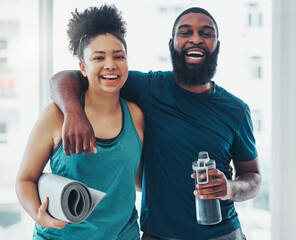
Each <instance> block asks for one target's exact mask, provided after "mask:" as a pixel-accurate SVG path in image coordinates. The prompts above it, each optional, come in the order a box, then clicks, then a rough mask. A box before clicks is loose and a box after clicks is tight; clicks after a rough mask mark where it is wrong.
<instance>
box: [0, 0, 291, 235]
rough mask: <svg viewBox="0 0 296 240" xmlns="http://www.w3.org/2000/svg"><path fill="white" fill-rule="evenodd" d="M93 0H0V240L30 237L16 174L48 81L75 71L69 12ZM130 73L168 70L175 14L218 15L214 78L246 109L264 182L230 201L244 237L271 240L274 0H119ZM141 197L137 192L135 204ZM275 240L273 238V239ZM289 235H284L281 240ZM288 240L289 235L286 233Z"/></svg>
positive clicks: (94, 3) (45, 101)
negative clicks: (191, 10)
mask: <svg viewBox="0 0 296 240" xmlns="http://www.w3.org/2000/svg"><path fill="white" fill-rule="evenodd" d="M102 3H104V1H98V0H96V1H95V0H71V1H70V0H0V239H1V240H2V239H10V240H18V239H23V240H26V239H31V236H32V228H33V224H34V223H33V221H32V220H31V218H30V217H29V215H28V214H26V213H25V212H24V211H23V210H22V208H21V207H20V205H19V203H18V200H17V198H16V195H15V190H14V183H15V177H16V173H17V170H18V167H19V164H20V161H21V159H22V154H23V151H24V148H25V145H26V141H27V139H28V137H29V134H30V131H31V129H32V127H33V125H34V123H35V121H36V120H37V117H38V115H39V112H40V111H41V110H42V109H43V108H44V107H45V106H46V105H47V104H48V103H50V102H51V99H50V95H49V78H50V77H51V76H52V75H53V74H54V73H56V72H58V71H61V70H66V69H78V60H77V59H74V58H73V57H72V55H71V54H70V52H69V50H68V39H67V36H66V28H67V23H68V20H69V18H70V17H71V12H72V11H74V10H75V8H77V9H78V10H80V11H81V10H84V9H85V8H87V7H89V6H98V5H100V4H102ZM107 3H115V5H116V6H117V7H118V8H119V9H120V10H121V11H122V13H123V17H124V19H125V20H126V22H127V44H128V61H129V69H131V70H140V71H148V70H170V69H171V62H170V55H169V49H168V42H169V39H170V37H171V30H172V25H173V22H174V20H175V18H176V17H177V16H178V15H179V14H180V13H181V12H182V11H183V10H184V9H186V8H188V7H192V6H200V7H204V8H205V9H207V10H208V11H209V12H210V13H211V14H212V15H213V16H214V18H215V19H216V21H217V24H218V28H219V34H220V36H219V39H220V42H221V47H220V49H221V50H220V55H219V59H218V69H217V74H216V76H215V79H214V80H215V82H216V83H217V84H218V85H220V86H222V87H224V88H226V89H227V90H228V91H230V92H232V93H233V94H235V95H237V96H238V97H240V98H241V99H243V100H244V101H245V102H247V103H248V104H249V106H250V109H251V112H252V119H253V124H254V133H255V137H256V140H257V148H258V152H259V160H260V169H261V173H262V179H263V181H262V186H261V190H260V192H259V194H258V196H257V197H256V198H255V199H252V200H249V201H246V202H243V203H236V207H237V210H238V214H239V218H240V220H241V222H242V227H243V231H244V233H245V234H246V236H247V238H248V239H249V240H262V239H264V240H269V239H272V231H273V230H272V227H271V223H272V220H271V219H272V214H271V207H270V204H271V201H272V199H271V197H272V194H271V191H272V188H271V183H272V181H271V180H272V179H271V177H272V169H271V165H272V153H273V152H272V138H273V134H272V121H271V120H272V116H273V115H272V46H273V45H272V29H273V21H272V20H273V17H272V14H273V8H272V0H226V1H221V0H195V1H193V0H162V1H159V0H141V1H139V0H137V1H136V0H135V1H132V0H121V1H119V0H118V1H115V0H114V1H108V2H107ZM140 197H141V194H140V193H138V198H137V206H138V207H139V204H140ZM273 239H276V238H273ZM286 239H288V238H286ZM291 239H292V238H291Z"/></svg>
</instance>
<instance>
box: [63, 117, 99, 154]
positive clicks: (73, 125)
mask: <svg viewBox="0 0 296 240" xmlns="http://www.w3.org/2000/svg"><path fill="white" fill-rule="evenodd" d="M63 148H64V152H65V154H66V155H67V156H70V155H71V153H77V154H81V153H83V152H84V153H85V155H89V154H90V152H91V151H93V152H94V153H97V149H96V139H95V135H94V131H93V128H92V126H91V124H90V122H89V121H88V119H87V117H86V116H85V113H84V112H83V113H78V112H72V113H71V114H69V113H68V114H66V115H65V118H64V124H63ZM69 150H70V151H69Z"/></svg>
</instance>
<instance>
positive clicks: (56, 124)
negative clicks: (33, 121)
mask: <svg viewBox="0 0 296 240" xmlns="http://www.w3.org/2000/svg"><path fill="white" fill-rule="evenodd" d="M38 122H39V124H40V125H41V126H43V128H44V130H45V131H48V132H49V133H50V134H51V135H52V137H53V141H54V143H56V142H58V141H59V140H60V139H61V137H62V127H63V122H64V115H63V113H62V111H61V110H60V109H59V107H58V106H57V105H56V104H55V103H50V104H48V105H47V106H46V107H45V108H44V110H43V111H42V112H41V114H40V117H39V119H38Z"/></svg>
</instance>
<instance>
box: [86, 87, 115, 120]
mask: <svg viewBox="0 0 296 240" xmlns="http://www.w3.org/2000/svg"><path fill="white" fill-rule="evenodd" d="M84 104H85V106H84V107H85V110H87V111H90V112H96V113H98V112H99V113H100V114H104V113H106V114H112V113H114V112H117V111H121V107H120V101H119V93H118V94H115V95H111V94H110V95H109V94H104V95H102V94H98V93H95V92H92V91H91V90H88V91H87V92H86V93H85V100H84Z"/></svg>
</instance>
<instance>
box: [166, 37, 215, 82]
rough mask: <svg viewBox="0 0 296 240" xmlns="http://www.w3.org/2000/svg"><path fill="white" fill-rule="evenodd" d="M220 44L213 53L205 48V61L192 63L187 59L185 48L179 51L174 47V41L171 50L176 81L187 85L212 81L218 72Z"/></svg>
mask: <svg viewBox="0 0 296 240" xmlns="http://www.w3.org/2000/svg"><path fill="white" fill-rule="evenodd" d="M219 45H220V44H219V43H218V45H217V47H216V49H215V51H214V52H213V53H212V54H211V53H209V51H206V50H205V49H204V50H205V60H204V62H203V63H201V64H190V63H187V62H186V60H185V54H186V53H185V50H182V51H181V52H180V53H179V52H178V51H177V50H175V49H174V47H173V43H172V44H171V45H170V52H171V60H172V65H173V72H174V75H175V79H176V81H177V82H178V83H180V84H182V85H184V86H186V87H195V86H201V85H204V84H206V83H208V82H210V81H211V79H212V78H213V77H214V76H215V73H216V68H217V59H218V53H219Z"/></svg>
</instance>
